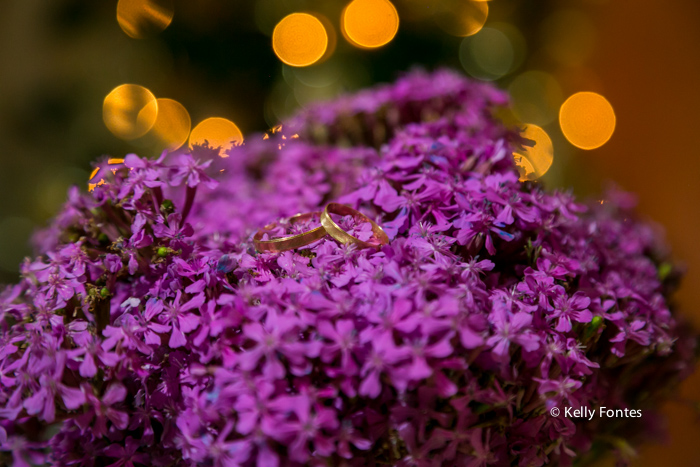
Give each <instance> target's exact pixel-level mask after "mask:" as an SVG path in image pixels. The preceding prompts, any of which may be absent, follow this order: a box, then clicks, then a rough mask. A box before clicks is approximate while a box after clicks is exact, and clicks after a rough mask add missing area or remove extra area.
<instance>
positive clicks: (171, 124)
mask: <svg viewBox="0 0 700 467" xmlns="http://www.w3.org/2000/svg"><path fill="white" fill-rule="evenodd" d="M157 101H158V117H157V118H156V121H155V123H154V124H153V128H151V131H149V135H151V136H153V138H154V139H155V141H156V145H157V146H158V147H159V148H162V149H167V150H168V151H174V150H175V149H177V148H179V147H180V146H182V145H183V144H185V142H186V141H187V137H188V136H189V135H190V128H191V123H192V122H191V120H190V114H189V112H187V109H185V107H184V106H183V105H182V104H180V103H179V102H178V101H176V100H173V99H165V98H159V99H157Z"/></svg>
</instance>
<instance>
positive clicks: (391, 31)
mask: <svg viewBox="0 0 700 467" xmlns="http://www.w3.org/2000/svg"><path fill="white" fill-rule="evenodd" d="M340 25H341V30H342V32H343V35H344V36H345V38H346V39H347V40H348V41H349V42H350V43H351V44H353V45H355V46H357V47H362V48H369V49H373V48H376V47H381V46H383V45H385V44H388V43H389V42H390V41H391V40H392V39H393V38H394V36H396V33H397V31H398V30H399V14H398V12H397V11H396V7H394V5H393V4H392V3H391V2H390V1H389V0H353V1H352V2H350V4H348V5H347V6H346V7H345V9H344V10H343V13H342V15H341V19H340Z"/></svg>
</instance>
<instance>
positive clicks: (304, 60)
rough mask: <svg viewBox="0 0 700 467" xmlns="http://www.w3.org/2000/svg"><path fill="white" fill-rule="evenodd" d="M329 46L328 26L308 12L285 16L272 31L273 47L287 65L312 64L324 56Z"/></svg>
mask: <svg viewBox="0 0 700 467" xmlns="http://www.w3.org/2000/svg"><path fill="white" fill-rule="evenodd" d="M327 47H328V33H327V32H326V28H324V27H323V23H322V22H321V21H320V20H319V19H318V18H316V17H315V16H313V15H310V14H308V13H292V14H291V15H288V16H285V17H284V18H283V19H282V21H280V22H279V23H277V26H275V29H274V31H272V49H273V50H274V51H275V54H276V55H277V57H279V59H280V60H282V61H283V62H284V63H286V64H287V65H291V66H299V67H300V66H309V65H312V64H314V63H316V62H317V61H318V60H319V59H320V58H321V57H323V55H324V53H325V52H326V49H327Z"/></svg>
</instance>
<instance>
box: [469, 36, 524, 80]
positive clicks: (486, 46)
mask: <svg viewBox="0 0 700 467" xmlns="http://www.w3.org/2000/svg"><path fill="white" fill-rule="evenodd" d="M459 61H460V62H461V63H462V67H464V70H465V71H466V72H467V73H469V74H470V75H471V76H473V77H475V78H479V79H482V80H486V81H492V80H495V79H498V78H500V77H502V76H504V75H506V74H507V73H508V72H509V71H510V70H511V69H512V68H513V64H514V62H515V50H514V47H513V44H512V43H511V42H510V39H509V38H508V36H506V35H505V34H504V33H503V32H501V31H499V30H498V29H494V28H483V29H482V30H481V31H479V32H478V33H477V34H476V35H474V36H472V37H465V38H464V40H462V43H461V45H460V47H459Z"/></svg>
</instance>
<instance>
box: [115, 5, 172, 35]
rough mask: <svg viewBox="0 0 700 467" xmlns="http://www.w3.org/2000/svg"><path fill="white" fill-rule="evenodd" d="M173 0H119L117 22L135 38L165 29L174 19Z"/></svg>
mask: <svg viewBox="0 0 700 467" xmlns="http://www.w3.org/2000/svg"><path fill="white" fill-rule="evenodd" d="M173 14H174V10H173V2H172V0H119V3H117V22H118V23H119V26H120V27H121V28H122V30H123V31H124V32H125V33H126V34H127V35H128V36H129V37H132V38H134V39H143V38H145V37H149V36H152V35H154V34H157V33H159V32H161V31H163V30H164V29H165V28H167V27H168V25H169V24H170V22H171V21H172V20H173Z"/></svg>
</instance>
